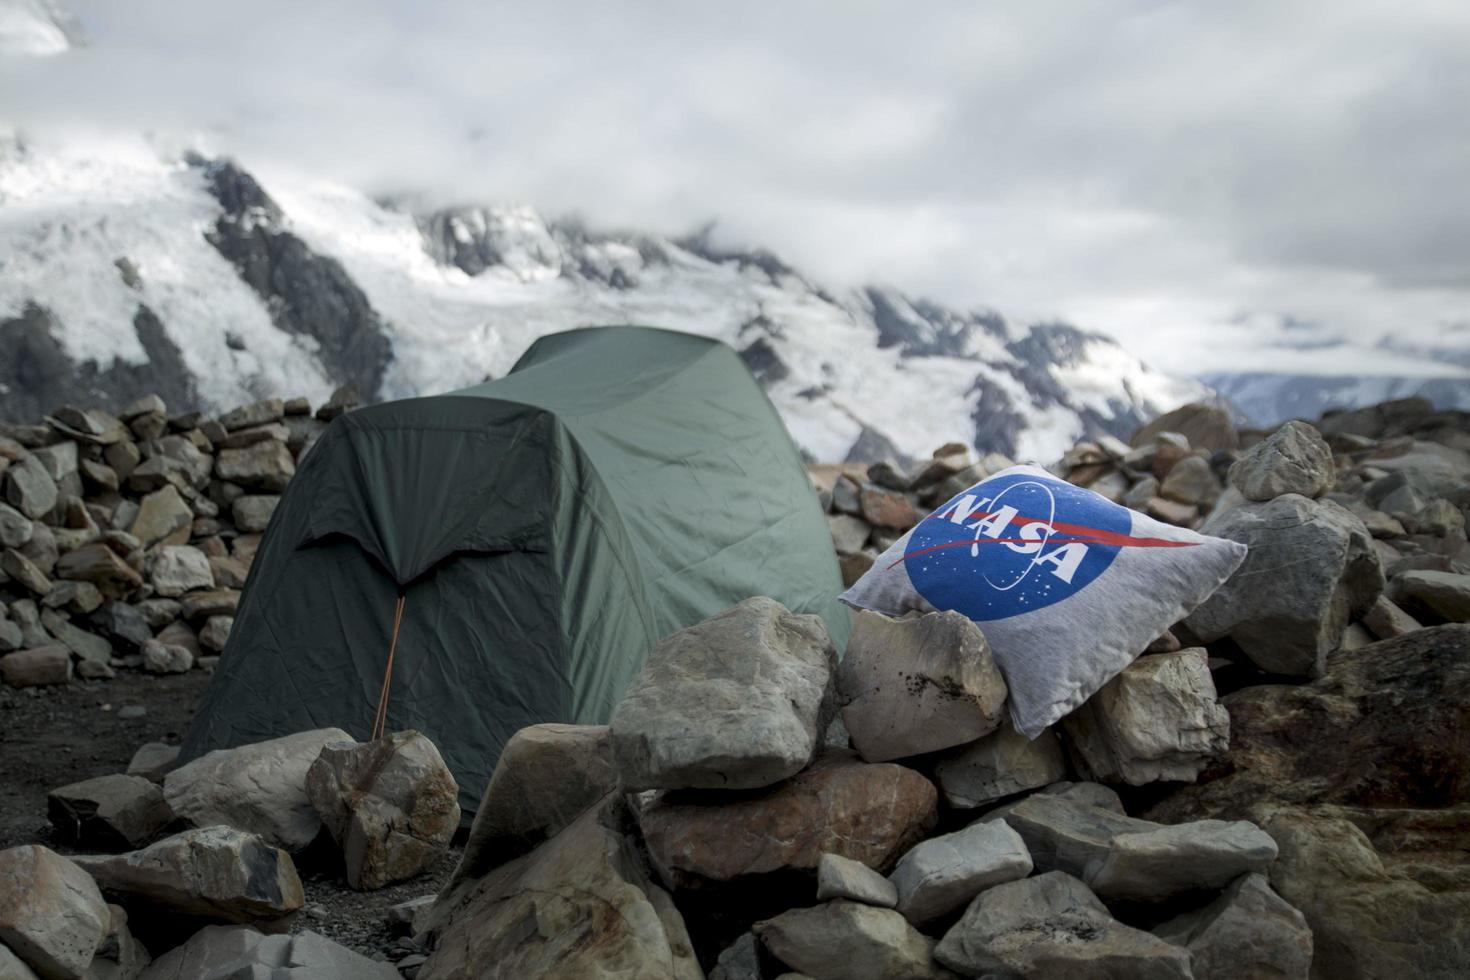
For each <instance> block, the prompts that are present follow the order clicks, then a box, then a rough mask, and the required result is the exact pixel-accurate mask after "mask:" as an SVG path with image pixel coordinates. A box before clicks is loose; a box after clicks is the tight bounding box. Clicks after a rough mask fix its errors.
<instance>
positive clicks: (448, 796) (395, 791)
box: [306, 731, 459, 889]
mask: <svg viewBox="0 0 1470 980" xmlns="http://www.w3.org/2000/svg"><path fill="white" fill-rule="evenodd" d="M306 794H307V796H308V797H310V798H311V803H312V806H314V807H316V812H317V813H318V814H319V815H320V816H321V818H322V823H323V825H325V826H326V828H327V831H328V832H329V833H330V834H331V835H332V838H333V839H334V840H335V841H336V842H337V846H338V847H340V848H341V849H342V857H343V860H344V863H345V864H346V868H347V883H348V884H349V885H351V886H352V887H353V888H361V889H371V888H382V887H383V886H384V885H388V884H391V883H393V882H395V881H403V880H405V879H408V878H412V877H414V876H415V875H417V874H419V873H420V872H422V871H424V870H425V869H426V868H428V867H429V866H430V865H431V864H432V863H433V862H434V861H436V860H437V859H438V858H439V856H440V855H442V854H443V853H444V849H445V848H446V847H447V846H448V845H449V840H450V838H451V837H453V836H454V832H455V831H456V830H457V829H459V803H458V802H457V800H458V796H459V787H458V785H456V784H455V782H454V776H452V775H451V774H450V772H449V767H448V766H447V765H445V764H444V758H443V757H442V756H441V755H440V754H439V750H438V749H437V748H435V747H434V743H433V742H431V741H429V739H428V738H426V737H425V736H423V735H421V734H419V733H418V732H414V731H406V732H394V733H393V734H392V735H389V736H387V737H386V738H381V739H377V740H376V741H372V742H362V743H358V742H353V741H351V740H348V741H346V742H341V743H335V742H329V743H327V744H326V745H325V746H323V747H322V750H321V755H319V756H318V757H317V759H316V761H315V762H313V763H312V764H311V768H310V769H308V770H307V773H306Z"/></svg>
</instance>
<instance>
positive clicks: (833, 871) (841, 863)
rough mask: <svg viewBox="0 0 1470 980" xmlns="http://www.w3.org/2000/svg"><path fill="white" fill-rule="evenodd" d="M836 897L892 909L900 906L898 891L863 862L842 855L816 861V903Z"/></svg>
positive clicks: (827, 855)
mask: <svg viewBox="0 0 1470 980" xmlns="http://www.w3.org/2000/svg"><path fill="white" fill-rule="evenodd" d="M834 898H846V899H851V900H852V901H854V902H862V903H863V904H864V905H872V906H875V907H876V908H880V909H891V908H893V907H894V906H895V905H897V904H898V889H897V888H895V887H894V885H893V882H891V881H889V880H888V879H887V878H885V877H883V876H882V875H880V874H879V873H878V872H876V871H874V870H873V869H872V868H870V867H868V866H867V865H866V864H863V863H862V862H861V861H854V860H852V859H851V858H845V857H843V856H842V855H840V854H823V855H822V858H821V860H820V861H819V862H817V901H819V902H826V901H829V900H831V899H834Z"/></svg>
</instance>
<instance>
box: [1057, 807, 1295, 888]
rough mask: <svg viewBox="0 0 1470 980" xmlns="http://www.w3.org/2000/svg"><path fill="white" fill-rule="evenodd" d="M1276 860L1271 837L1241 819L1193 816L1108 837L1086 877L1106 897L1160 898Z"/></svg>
mask: <svg viewBox="0 0 1470 980" xmlns="http://www.w3.org/2000/svg"><path fill="white" fill-rule="evenodd" d="M1275 860H1276V842H1275V841H1273V840H1272V839H1271V838H1270V836H1269V835H1267V834H1266V832H1265V831H1263V830H1261V828H1259V827H1257V826H1256V825H1255V824H1253V823H1250V822H1248V821H1245V820H1234V821H1224V820H1196V821H1193V822H1191V823H1182V824H1172V825H1168V826H1159V827H1155V828H1154V829H1151V830H1146V831H1142V832H1139V833H1125V834H1118V835H1116V836H1114V837H1113V838H1112V839H1111V840H1110V841H1109V842H1108V853H1107V856H1106V857H1105V858H1104V859H1103V861H1102V864H1101V865H1100V866H1098V867H1097V868H1096V870H1094V871H1092V872H1091V873H1090V874H1088V875H1087V877H1086V881H1087V883H1088V885H1090V886H1091V887H1092V889H1093V890H1094V891H1096V892H1097V893H1098V894H1099V895H1101V896H1103V897H1104V898H1107V899H1123V900H1130V901H1150V902H1152V901H1163V900H1165V899H1168V898H1172V897H1173V896H1175V895H1178V894H1181V893H1184V892H1190V891H1198V890H1210V889H1218V888H1222V887H1224V886H1225V884H1226V883H1228V882H1230V881H1232V880H1234V879H1235V878H1236V877H1238V876H1240V875H1242V874H1247V873H1249V872H1253V871H1254V872H1263V871H1266V870H1267V869H1268V868H1270V867H1271V862H1272V861H1275Z"/></svg>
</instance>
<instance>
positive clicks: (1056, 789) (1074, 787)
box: [1039, 782, 1128, 816]
mask: <svg viewBox="0 0 1470 980" xmlns="http://www.w3.org/2000/svg"><path fill="white" fill-rule="evenodd" d="M1039 792H1041V793H1042V794H1044V795H1046V796H1059V797H1061V798H1062V799H1064V800H1071V801H1073V802H1074V803H1086V804H1087V805H1088V806H1100V807H1102V808H1103V809H1104V810H1111V811H1112V812H1114V813H1119V814H1122V815H1123V816H1127V815H1128V811H1127V810H1125V809H1123V801H1122V800H1121V799H1120V798H1119V797H1118V792H1117V790H1114V789H1112V788H1111V787H1109V786H1104V785H1103V784H1102V783H1088V782H1083V783H1071V782H1058V783H1052V784H1051V785H1050V786H1047V787H1045V788H1043V789H1041V790H1040V791H1039Z"/></svg>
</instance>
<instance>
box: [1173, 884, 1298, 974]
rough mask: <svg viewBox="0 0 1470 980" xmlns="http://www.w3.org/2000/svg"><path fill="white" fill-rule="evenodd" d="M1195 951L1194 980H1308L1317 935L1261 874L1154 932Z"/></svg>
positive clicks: (1191, 952) (1192, 961) (1192, 958)
mask: <svg viewBox="0 0 1470 980" xmlns="http://www.w3.org/2000/svg"><path fill="white" fill-rule="evenodd" d="M1153 934H1154V935H1155V936H1158V937H1159V938H1160V939H1164V940H1167V941H1168V942H1171V943H1174V944H1175V945H1176V946H1183V947H1184V948H1186V949H1188V950H1189V966H1190V969H1191V970H1192V971H1193V972H1194V980H1238V978H1241V977H1247V978H1255V977H1261V978H1265V977H1273V978H1280V980H1307V977H1308V975H1309V973H1310V971H1311V967H1312V930H1311V929H1309V928H1308V927H1307V920H1306V919H1305V918H1304V917H1303V916H1302V914H1301V913H1300V912H1298V911H1297V910H1296V909H1294V908H1292V907H1291V905H1289V904H1288V903H1287V902H1286V901H1285V900H1284V899H1283V898H1282V897H1281V896H1280V895H1277V894H1276V893H1275V892H1274V891H1272V890H1271V883H1270V882H1268V881H1267V880H1266V878H1265V877H1264V876H1262V875H1259V874H1248V875H1242V876H1241V877H1239V878H1237V879H1236V880H1235V881H1233V882H1231V884H1230V887H1228V888H1226V889H1225V891H1224V893H1223V894H1221V895H1220V897H1219V898H1217V899H1215V901H1213V902H1211V903H1210V904H1209V905H1207V906H1205V907H1204V908H1202V909H1196V910H1194V911H1192V912H1185V913H1184V914H1183V915H1180V916H1176V917H1175V918H1173V919H1170V920H1169V921H1168V922H1165V923H1164V924H1163V925H1161V926H1159V927H1157V928H1156V929H1154V930H1153Z"/></svg>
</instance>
